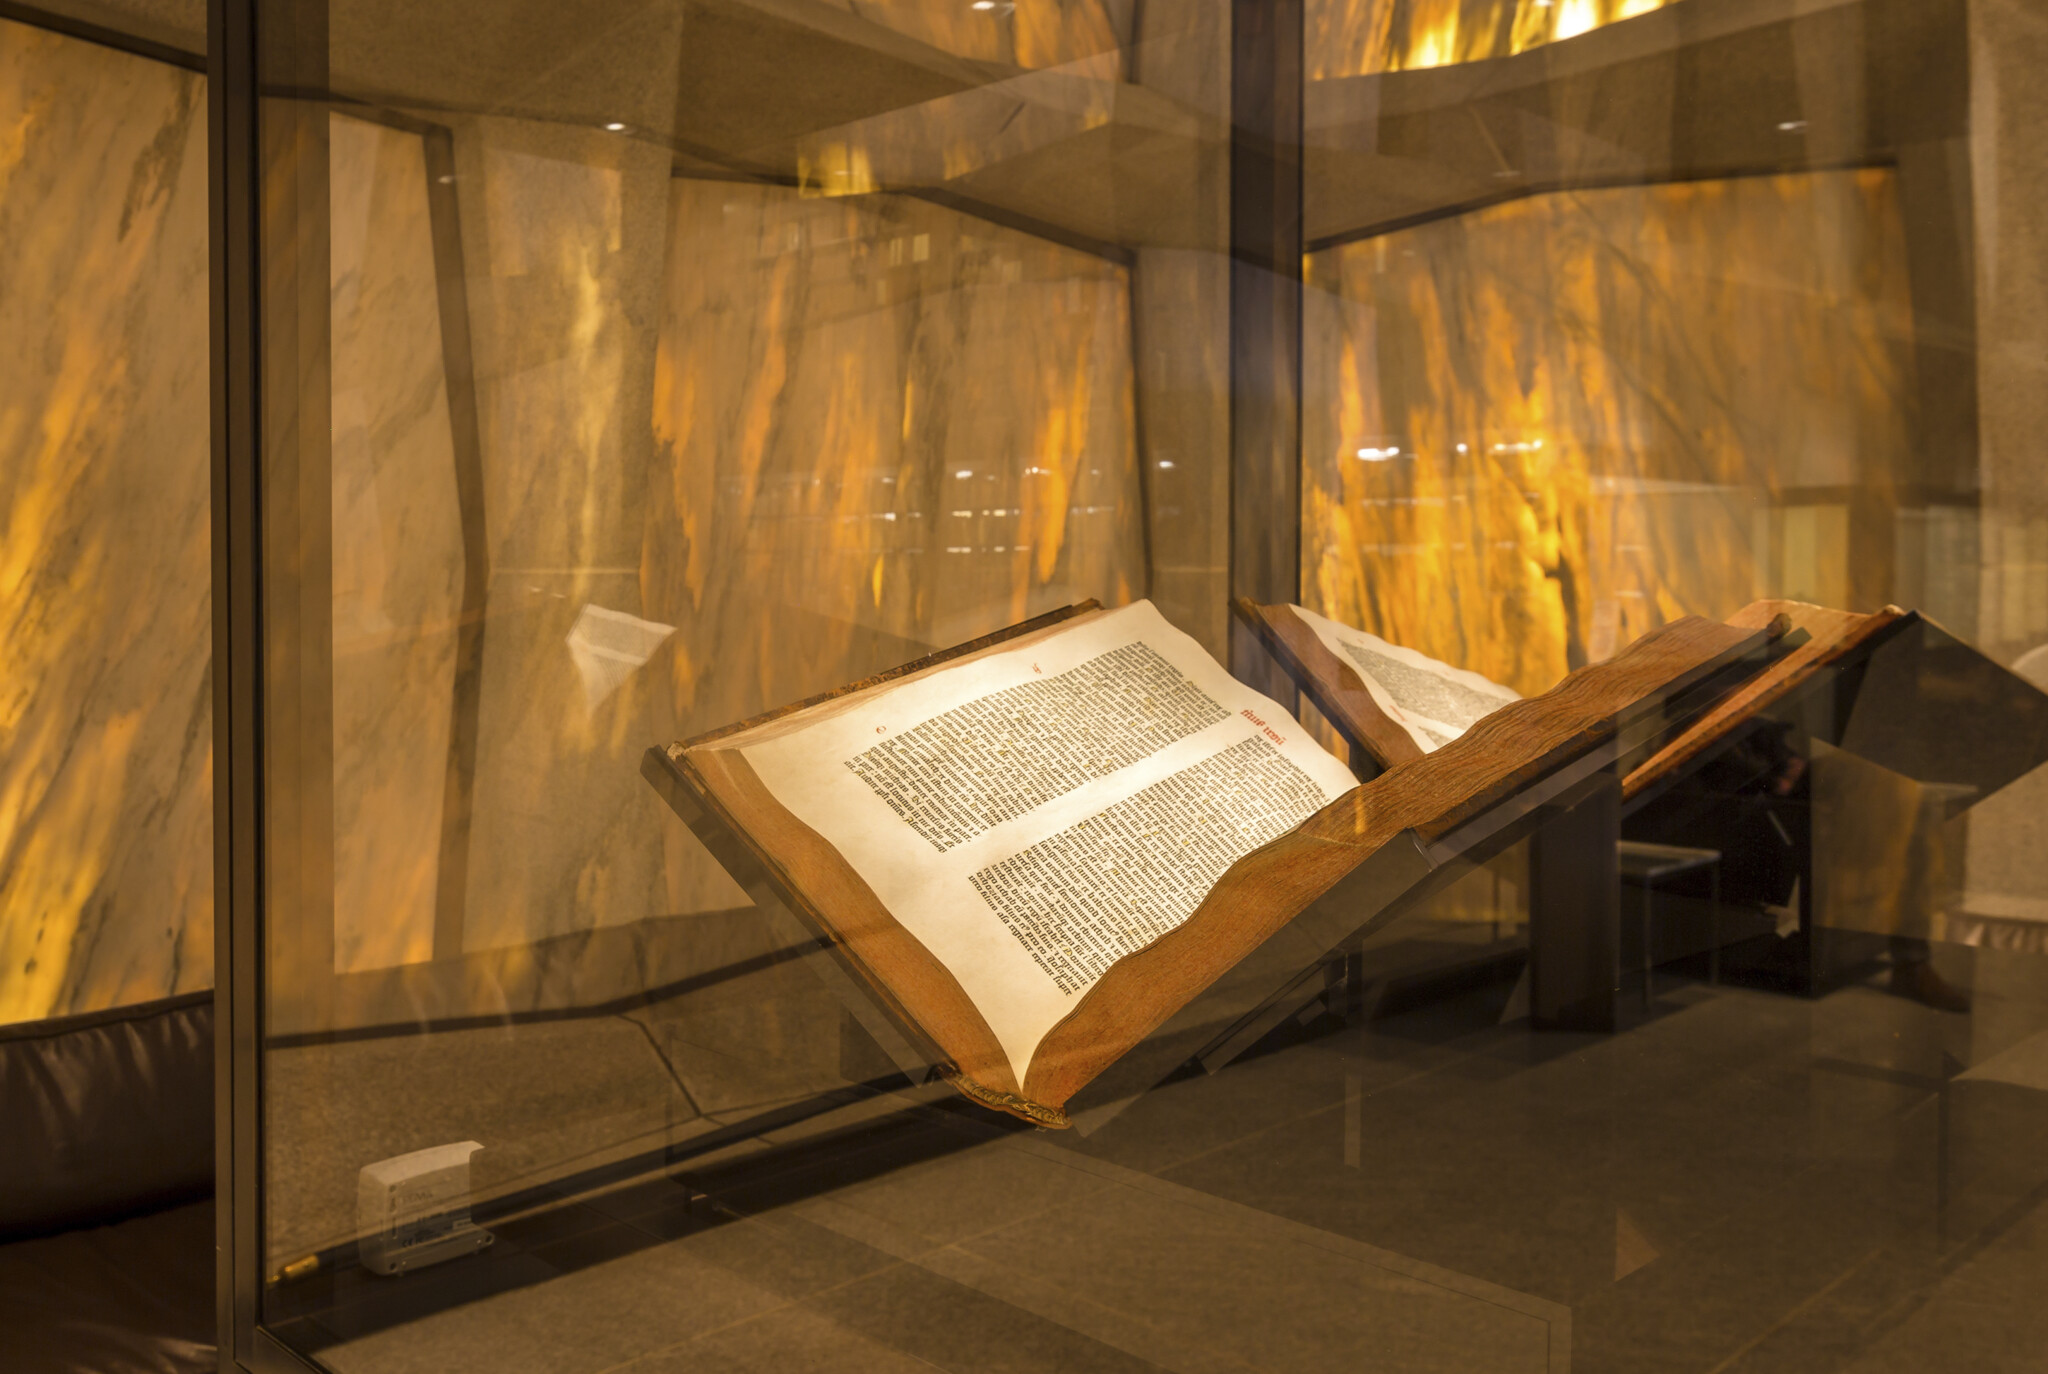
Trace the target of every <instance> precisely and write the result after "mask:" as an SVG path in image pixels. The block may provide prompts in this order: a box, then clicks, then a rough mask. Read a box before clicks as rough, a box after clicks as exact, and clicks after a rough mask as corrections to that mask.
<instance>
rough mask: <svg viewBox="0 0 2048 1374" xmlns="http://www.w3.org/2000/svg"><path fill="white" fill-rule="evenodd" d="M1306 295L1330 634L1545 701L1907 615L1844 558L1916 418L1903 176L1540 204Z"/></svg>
mask: <svg viewBox="0 0 2048 1374" xmlns="http://www.w3.org/2000/svg"><path fill="white" fill-rule="evenodd" d="M1309 286H1310V289H1309V291H1308V293H1307V297H1308V299H1307V314H1306V319H1307V345H1306V351H1305V357H1306V364H1305V372H1306V394H1307V397H1308V402H1307V405H1306V407H1305V415H1304V423H1303V435H1304V456H1303V472H1304V481H1303V488H1304V506H1305V508H1304V515H1303V520H1304V525H1303V535H1302V540H1303V557H1304V565H1303V582H1304V593H1305V595H1307V596H1308V597H1309V598H1310V604H1311V605H1314V606H1317V607H1318V608H1319V609H1322V610H1323V611H1325V613H1327V614H1329V615H1331V616H1334V617H1336V618H1338V619H1341V620H1344V621H1347V622H1349V623H1351V624H1355V625H1360V626H1364V627H1365V628H1368V629H1371V630H1372V631H1374V632H1375V633H1377V634H1381V635H1385V636H1386V637H1388V638H1390V639H1393V640H1395V641H1396V642H1399V643H1402V644H1408V645H1412V646H1414V647H1415V648H1418V649H1421V650H1422V651H1424V652H1426V653H1429V654H1432V655H1434V656H1436V657H1439V658H1443V659H1445V660H1447V661H1450V662H1453V663H1457V664H1459V665H1461V666H1464V667H1467V668H1471V669H1473V670H1475V671H1478V672H1482V673H1485V674H1487V675H1488V676H1489V677H1492V678H1494V679H1495V680H1497V681H1500V682H1505V683H1509V684H1512V685H1513V686H1514V687H1515V688H1516V689H1517V690H1519V691H1522V692H1525V693H1528V692H1540V691H1543V690H1545V689H1547V688H1548V687H1549V686H1550V685H1551V684H1553V683H1554V682H1556V681H1557V679H1558V678H1559V677H1561V676H1562V675H1563V674H1564V673H1565V671H1566V670H1567V668H1568V667H1569V666H1573V665H1574V664H1576V663H1578V662H1582V661H1585V660H1587V659H1599V658H1603V657H1606V656H1607V655H1608V654H1610V653H1612V652H1613V651H1614V650H1615V649H1617V648H1619V647H1620V646H1622V645H1625V644H1627V643H1628V642H1629V641H1630V640H1632V639H1634V638H1635V637H1636V636H1638V635H1640V634H1641V633H1643V632H1644V631H1646V630H1648V629H1651V628H1653V627H1654V626H1656V625H1658V624H1661V623H1664V622H1665V621H1668V620H1671V619H1674V618H1676V617H1678V616H1680V615H1685V614H1689V613H1700V614H1706V615H1712V616H1717V617H1718V616H1725V615H1727V614H1729V613H1730V612H1732V611H1733V610H1735V609H1736V608H1737V607H1738V606H1740V605H1742V604H1743V603H1745V602H1747V601H1749V600H1751V599H1752V598H1754V597H1757V596H1763V595H1793V596H1801V595H1803V596H1805V597H1808V598H1809V599H1815V600H1822V601H1827V602H1828V603H1829V604H1837V605H1839V604H1848V603H1862V602H1865V601H1871V600H1876V601H1878V602H1881V601H1882V600H1883V599H1884V598H1885V597H1886V596H1888V595H1889V594H1890V593H1891V586H1890V584H1889V582H1888V581H1883V579H1882V569H1876V570H1875V571H1873V570H1872V568H1869V567H1860V566H1859V565H1858V563H1857V562H1856V560H1855V559H1854V558H1852V547H1851V546H1852V541H1854V540H1857V539H1860V538H1861V537H1862V536H1861V535H1860V534H1859V533H1858V528H1859V522H1867V521H1868V520H1869V518H1870V512H1871V511H1873V510H1877V511H1879V512H1880V513H1881V514H1882V516H1883V518H1884V520H1886V521H1889V520H1890V518H1891V515H1890V507H1892V506H1894V505H1896V504H1897V498H1896V493H1897V489H1898V486H1899V474H1900V473H1901V471H1902V470H1903V467H1904V462H1905V458H1906V455H1907V451H1908V447H1909V434H1910V428H1909V425H1910V421H1911V418H1912V412H1911V405H1912V400H1911V398H1912V395H1913V387H1912V375H1913V369H1912V355H1911V351H1910V343H1911V339H1912V315H1911V300H1910V296H1909V292H1908V282H1907V274H1906V259H1905V249H1904V240H1903V232H1902V229H1901V222H1900V216H1899V210H1898V203H1897V195H1896V182H1895V179H1894V176H1893V174H1892V173H1890V172H1889V171H1885V170H1880V169H1871V170H1863V171H1851V172H1830V173H1816V174H1811V175H1801V176H1781V177H1750V178H1738V179H1731V180H1725V181H1709V182H1691V183H1677V184H1667V185H1660V186H1647V187H1624V188H1616V189H1607V190H1592V191H1577V192H1571V193H1560V194H1554V195H1544V196H1535V197H1530V198H1528V199H1524V200H1517V201H1512V202H1509V203H1507V204H1503V205H1499V206H1495V207H1493V208H1491V209H1487V210H1482V211H1477V212H1474V213H1472V214H1467V215H1463V216H1458V217H1455V218H1450V219H1445V220H1441V221H1437V222H1434V223H1430V224H1426V225H1422V226H1419V227H1417V228H1414V229H1409V230H1404V231H1401V232H1398V233H1392V234H1387V235H1383V236H1380V237H1378V238H1374V239H1370V240H1365V241H1361V242H1357V243H1353V244H1348V245H1346V246H1343V247H1340V248H1335V249H1331V250H1328V251H1326V252H1323V253H1319V254H1315V255H1313V256H1312V257H1311V259H1310V263H1309ZM1877 581H1882V585H1874V582H1877ZM1858 608H1859V609H1873V608H1874V606H1870V605H1861V604H1859V605H1858Z"/></svg>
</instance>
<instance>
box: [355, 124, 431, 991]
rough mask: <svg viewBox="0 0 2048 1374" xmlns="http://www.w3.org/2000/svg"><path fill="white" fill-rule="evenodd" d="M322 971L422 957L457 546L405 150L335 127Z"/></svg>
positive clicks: (388, 133)
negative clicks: (329, 908) (329, 795)
mask: <svg viewBox="0 0 2048 1374" xmlns="http://www.w3.org/2000/svg"><path fill="white" fill-rule="evenodd" d="M328 129H329V132H328V138H329V144H328V148H329V168H330V177H331V180H330V195H331V197H332V206H333V212H332V213H333V218H332V226H333V227H332V232H331V238H330V244H331V257H330V259H329V261H330V264H331V266H330V273H331V282H332V286H333V317H332V318H333V324H332V329H333V349H334V351H333V387H334V401H333V468H332V473H333V485H334V502H333V521H334V527H333V528H334V533H333V549H334V572H333V579H334V581H333V586H334V858H335V863H334V968H335V971H336V972H338V973H347V972H354V971H356V970H359V969H366V968H381V967H385V966H388V965H391V964H402V963H412V962H416V961H418V960H422V959H427V958H431V957H432V955H433V952H434V912H435V898H436V890H437V879H438V877H439V874H440V849H441V844H442V830H443V816H442V812H443V790H444V783H445V779H446V775H447V770H448V764H449V735H450V732H451V720H452V711H451V707H452V703H453V699H454V692H455V662H456V648H457V636H458V618H459V617H460V615H461V613H462V593H463V535H462V519H461V511H460V508H459V504H458V500H457V493H456V483H455V451H454V444H453V439H452V434H451V431H450V428H449V420H448V389H447V382H446V379H445V374H444V370H443V365H442V340H441V325H440V317H439V309H438V303H437V297H436V279H435V264H434V244H433V236H432V226H431V224H430V223H429V218H428V203H427V167H426V158H425V154H424V151H423V146H422V143H421V139H420V136H419V135H418V134H416V133H410V132H405V131H401V130H398V129H392V128H387V127H384V126H381V125H377V124H369V123H365V122H363V121H361V120H357V119H346V118H341V117H336V118H335V119H333V120H332V121H331V122H330V124H329V126H328Z"/></svg>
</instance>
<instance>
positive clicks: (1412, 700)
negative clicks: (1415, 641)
mask: <svg viewBox="0 0 2048 1374" xmlns="http://www.w3.org/2000/svg"><path fill="white" fill-rule="evenodd" d="M1292 610H1293V611H1294V613H1295V614H1296V615H1298V616H1300V617H1301V619H1302V623H1303V624H1305V625H1307V626H1308V627H1309V628H1310V629H1311V630H1314V631H1315V632H1316V638H1318V639H1320V640H1322V641H1323V647H1324V648H1326V649H1328V650H1329V651H1330V652H1331V653H1333V654H1335V655H1336V656H1337V657H1338V658H1340V659H1342V660H1343V661H1344V662H1346V663H1348V664H1350V665H1351V666H1352V667H1353V668H1354V669H1356V670H1357V672H1358V676H1359V678H1360V680H1361V681H1363V682H1364V683H1365V690H1366V691H1367V692H1368V693H1370V694H1371V696H1372V699H1373V704H1374V705H1376V706H1378V707H1379V708H1380V709H1381V710H1382V711H1385V712H1386V713H1387V715H1388V716H1389V717H1391V718H1392V719H1393V721H1394V723H1395V724H1397V725H1399V726H1400V727H1401V728H1402V729H1404V730H1406V731H1407V732H1408V735H1409V738H1411V739H1413V740H1414V741H1415V744H1416V747H1417V748H1419V749H1421V750H1422V752H1423V753H1425V754H1427V753H1431V752H1433V751H1435V750H1437V749H1440V748H1442V747H1443V746H1444V745H1446V744H1449V743H1450V742H1451V741H1452V740H1454V739H1456V738H1457V737H1458V736H1460V735H1462V734H1464V733H1465V732H1466V731H1467V730H1469V729H1471V728H1472V725H1473V723H1474V722H1475V721H1477V720H1478V719H1479V718H1480V717H1481V716H1486V715H1490V714H1492V713H1493V712H1495V711H1498V710H1499V709H1500V708H1501V707H1503V706H1505V705H1507V704H1508V703H1509V702H1511V701H1520V700H1521V699H1522V698H1521V695H1520V694H1519V693H1518V692H1515V691H1514V690H1512V689H1511V688H1507V687H1503V686H1501V685H1500V684H1499V683H1498V682H1494V681H1491V680H1490V679H1487V678H1483V677H1481V676H1480V675H1479V674H1477V673H1473V672H1468V671H1466V670H1465V669H1463V668H1453V667H1452V666H1451V665H1450V664H1448V663H1443V662H1440V661H1439V660H1437V659H1433V658H1431V657H1430V656H1429V655H1428V654H1418V653H1416V652H1415V650H1413V649H1404V648H1402V647H1401V646H1400V645H1398V644H1389V643H1388V642H1387V641H1386V640H1384V639H1381V638H1380V637H1379V636H1378V635H1372V634H1367V633H1366V632H1365V631H1364V630H1354V629H1352V628H1351V627H1350V626H1349V625H1340V624H1339V623H1338V622H1336V621H1334V620H1331V619H1329V618H1328V617H1326V616H1320V615H1317V614H1316V613H1315V612H1314V611H1311V610H1309V609H1307V608H1306V607H1302V606H1295V607H1293V608H1292Z"/></svg>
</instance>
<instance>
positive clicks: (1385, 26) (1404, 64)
mask: <svg viewBox="0 0 2048 1374" xmlns="http://www.w3.org/2000/svg"><path fill="white" fill-rule="evenodd" d="M1671 3H1674V0H1308V6H1307V15H1306V18H1305V21H1304V22H1305V24H1306V26H1307V30H1308V33H1307V49H1308V74H1309V77H1310V79H1312V80H1321V79H1323V78H1326V77H1343V76H1365V75H1368V74H1370V73H1372V72H1399V71H1413V70H1415V69H1417V68H1420V67H1445V66H1449V65H1450V64H1452V63H1454V62H1480V61H1484V60H1485V59H1487V58H1489V57H1506V56H1508V55H1509V54H1511V53H1518V52H1527V51H1528V50H1529V49H1531V48H1537V47H1541V46H1543V45H1544V44H1545V43H1555V42H1558V41H1560V40H1562V39H1566V38H1574V37H1577V36H1578V35H1579V34H1582V33H1586V32H1588V31H1590V30H1592V29H1597V28H1601V27H1603V26H1605V25H1608V24H1613V23H1617V22H1619V21H1620V20H1623V19H1633V18H1635V17H1636V16H1637V15H1639V14H1649V13H1651V12H1652V11H1654V10H1660V9H1663V8H1664V7H1665V6H1666V5H1667V4H1671Z"/></svg>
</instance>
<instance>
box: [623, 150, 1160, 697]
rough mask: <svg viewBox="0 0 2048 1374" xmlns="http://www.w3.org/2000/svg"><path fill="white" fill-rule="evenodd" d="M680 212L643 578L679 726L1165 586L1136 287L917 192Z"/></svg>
mask: <svg viewBox="0 0 2048 1374" xmlns="http://www.w3.org/2000/svg"><path fill="white" fill-rule="evenodd" d="M672 204H673V211H672V224H673V228H672V231H671V232H672V239H671V256H670V266H669V270H668V272H667V274H666V282H667V290H668V299H667V305H666V307H665V309H664V312H663V332H662V339H661V347H660V352H659V354H658V356H657V359H656V380H655V386H656V390H655V433H656V438H657V443H658V450H657V458H656V464H655V472H654V476H653V480H652V481H651V482H650V484H649V489H648V517H647V528H646V536H645V538H646V542H645V547H644V552H643V556H642V568H641V585H642V589H643V597H644V601H645V605H646V606H647V608H648V609H647V611H646V614H649V615H651V616H653V617H654V618H656V619H659V620H661V621H664V622H667V623H673V624H676V625H678V626H679V627H680V629H679V632H678V634H677V637H676V640H675V644H674V648H673V651H672V653H671V654H670V655H669V658H668V661H667V664H666V667H667V671H668V674H669V677H670V685H671V688H672V691H673V694H674V704H675V710H676V712H677V717H678V726H679V733H684V734H687V733H689V732H690V731H692V730H698V729H704V728H708V727H710V726H713V725H717V724H720V723H723V722H724V721H726V720H729V719H735V718H738V717H740V716H743V715H746V714H747V713H749V712H752V711H756V710H759V709H761V708H762V707H764V706H769V705H773V704H775V703H777V702H780V701H785V700H790V699H793V698H796V697H801V696H804V695H806V694H808V693H811V692H814V691H818V690H820V689H822V688H826V687H830V686H833V685H836V684H837V683H839V682H843V681H846V680H848V679H851V678H856V677H861V676H864V675H866V674H868V673H871V672H874V671H877V670H878V669H880V668H883V667H887V666H889V665H890V664H891V663H893V662H896V661H900V660H901V659H902V658H904V657H907V656H910V654H911V653H914V652H915V651H916V650H917V649H919V648H922V647H924V646H937V645H944V644H948V643H953V642H956V641H959V640H962V639H966V638H970V637H972V636H974V635H977V634H981V633H983V632H985V631H988V630H991V629H994V628H997V627H999V626H1000V625H1003V624H1005V623H1008V622H1011V621H1015V620H1019V619H1023V618H1024V617H1026V616H1028V615H1032V614H1035V613H1037V612H1038V611H1041V610H1044V609H1047V608H1049V607H1051V606H1056V605H1061V604H1064V603H1066V602H1069V601H1074V600H1078V599H1081V598H1083V597H1088V596H1094V597H1099V598H1101V599H1102V600H1103V601H1105V602H1109V603H1115V602H1120V601H1126V600H1129V599H1131V598H1133V597H1135V596H1139V595H1142V594H1143V591H1144V565H1143V536H1142V531H1141V527H1140V523H1139V522H1140V509H1141V508H1140V503H1139V500H1138V490H1137V471H1136V461H1137V459H1136V434H1135V416H1134V413H1133V399H1132V386H1133V381H1132V373H1131V360H1130V315H1129V312H1130V300H1129V282H1128V273H1127V272H1126V271H1125V269H1123V268H1122V267H1120V266H1118V265H1116V264H1114V263H1111V262H1108V261H1105V260H1103V259H1100V258H1096V257H1092V256H1090V255H1088V254H1085V253H1081V252H1078V251H1076V250H1073V249H1067V248H1062V247H1059V246H1057V245H1054V244H1051V243H1047V242H1045V241H1043V240H1039V239H1035V238H1032V237H1031V236H1029V235H1025V234H1020V233H1017V232H1015V231H1012V230H1006V229H1001V228H998V227H996V226H993V225H990V224H987V223H986V222H983V221H978V220H975V219H973V218H971V217H968V216H964V215H960V214H958V213H956V212H953V211H950V210H945V209H941V208H939V207H936V206H932V205H929V204H926V203H924V202H922V201H917V200H910V199H897V198H892V197H872V198H866V199H862V200H858V201H854V200H806V199H804V198H802V197H801V196H799V195H797V194H795V193H793V192H790V191H786V190H783V189H781V188H777V187H766V186H749V185H742V184H737V183H724V182H703V181H686V180H679V181H677V182H676V183H675V187H674V190H673V192H672Z"/></svg>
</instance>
